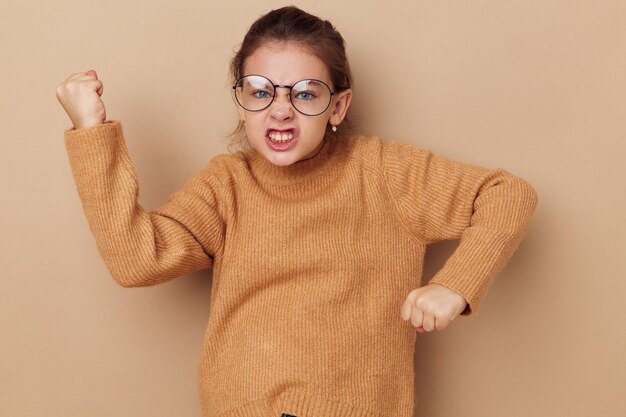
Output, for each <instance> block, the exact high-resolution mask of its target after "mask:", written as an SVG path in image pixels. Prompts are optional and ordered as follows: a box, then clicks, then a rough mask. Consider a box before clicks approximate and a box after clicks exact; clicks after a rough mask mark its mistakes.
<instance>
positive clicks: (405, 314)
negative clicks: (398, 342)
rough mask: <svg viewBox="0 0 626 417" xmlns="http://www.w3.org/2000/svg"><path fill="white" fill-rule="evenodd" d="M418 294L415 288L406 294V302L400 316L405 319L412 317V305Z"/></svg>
mask: <svg viewBox="0 0 626 417" xmlns="http://www.w3.org/2000/svg"><path fill="white" fill-rule="evenodd" d="M416 296H417V291H415V290H413V291H411V292H409V294H408V295H407V296H406V299H405V300H404V304H402V309H401V311H400V316H401V317H402V319H403V320H404V321H407V320H409V319H410V318H411V310H412V305H413V303H414V301H415V297H416Z"/></svg>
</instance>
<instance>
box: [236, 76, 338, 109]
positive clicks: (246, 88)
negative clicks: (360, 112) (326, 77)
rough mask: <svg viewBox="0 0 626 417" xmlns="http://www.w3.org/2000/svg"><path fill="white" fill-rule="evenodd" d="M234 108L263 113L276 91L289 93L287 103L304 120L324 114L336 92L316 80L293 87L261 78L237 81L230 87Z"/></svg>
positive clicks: (251, 77)
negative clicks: (289, 102) (234, 102)
mask: <svg viewBox="0 0 626 417" xmlns="http://www.w3.org/2000/svg"><path fill="white" fill-rule="evenodd" d="M232 88H233V91H234V92H235V99H236V100H237V104H239V105H240V106H241V107H243V108H244V109H245V110H248V111H261V110H265V109H266V108H268V107H269V106H270V104H272V102H273V101H274V98H275V97H276V89H277V88H288V89H289V90H290V94H289V101H291V104H292V105H293V107H294V108H295V109H296V110H297V111H298V112H300V113H302V114H304V115H306V116H317V115H320V114H322V113H324V112H325V111H326V109H327V108H328V106H330V102H331V99H332V96H333V95H335V94H336V93H337V92H338V91H337V90H335V91H334V92H331V91H330V87H329V86H328V84H326V83H325V82H324V81H321V80H316V79H307V80H300V81H298V82H296V83H295V84H293V85H279V84H274V83H273V82H272V81H270V80H269V79H268V78H266V77H264V76H262V75H254V74H251V75H246V76H243V77H241V78H240V79H239V80H237V82H236V83H235V85H234V86H233V87H232Z"/></svg>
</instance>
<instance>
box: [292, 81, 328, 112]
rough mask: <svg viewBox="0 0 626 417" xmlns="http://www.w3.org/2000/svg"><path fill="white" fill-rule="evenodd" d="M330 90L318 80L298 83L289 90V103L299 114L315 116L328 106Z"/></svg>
mask: <svg viewBox="0 0 626 417" xmlns="http://www.w3.org/2000/svg"><path fill="white" fill-rule="evenodd" d="M330 96H331V94H330V88H329V87H328V86H327V85H326V84H325V83H323V82H322V81H319V80H302V81H298V82H297V83H296V84H295V85H294V86H293V88H292V89H291V102H292V103H293V105H294V107H295V108H296V109H297V110H298V111H299V112H301V113H304V114H306V115H309V116H316V115H318V114H320V113H323V112H324V111H325V110H326V109H327V108H328V105H329V104H330Z"/></svg>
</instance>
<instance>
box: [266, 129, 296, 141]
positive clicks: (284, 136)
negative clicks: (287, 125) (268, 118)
mask: <svg viewBox="0 0 626 417" xmlns="http://www.w3.org/2000/svg"><path fill="white" fill-rule="evenodd" d="M269 137H270V139H271V140H278V141H286V140H291V139H293V133H291V132H285V133H281V132H276V131H272V132H270V134H269Z"/></svg>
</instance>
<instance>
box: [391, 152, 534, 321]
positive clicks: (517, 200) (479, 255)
mask: <svg viewBox="0 0 626 417" xmlns="http://www.w3.org/2000/svg"><path fill="white" fill-rule="evenodd" d="M383 165H384V170H385V175H386V177H387V183H388V187H389V192H390V193H391V195H392V196H394V197H395V200H396V207H397V211H398V212H399V213H400V218H401V219H402V221H403V223H404V224H405V226H406V228H407V229H408V230H409V232H410V233H411V234H412V235H413V236H415V238H416V239H419V240H421V241H423V242H424V243H426V244H429V243H433V242H436V241H441V240H458V239H460V243H459V246H458V247H457V249H456V250H455V252H454V253H453V254H452V255H451V256H450V258H449V259H448V260H447V262H446V263H445V265H444V266H443V268H442V269H441V270H440V271H439V272H438V273H437V274H436V275H435V276H434V277H433V278H432V279H431V281H430V282H429V283H430V284H439V285H442V286H444V287H447V288H449V289H451V290H453V291H455V292H457V293H458V294H460V295H461V296H462V297H463V298H464V299H465V300H466V301H467V303H468V305H467V307H466V308H465V310H464V311H463V312H462V313H461V314H463V315H466V316H468V315H471V314H472V313H473V312H475V311H476V310H477V308H478V305H479V304H480V301H481V300H482V298H483V297H484V295H485V293H486V291H487V289H488V288H489V286H490V284H491V282H492V281H493V279H494V278H495V276H496V275H497V274H498V273H499V272H500V270H501V269H502V268H503V267H504V265H505V264H506V263H507V262H508V260H509V259H510V258H511V256H512V255H513V252H514V251H515V250H516V249H517V247H518V245H519V243H520V242H521V240H522V238H523V237H524V235H525V234H526V231H527V229H528V225H529V222H530V218H531V216H532V214H533V212H534V210H535V207H536V205H537V193H536V192H535V190H534V189H533V188H532V187H531V185H530V184H529V183H528V182H526V181H525V180H524V179H522V178H519V177H516V176H514V175H512V174H510V173H509V172H507V171H505V170H503V169H500V168H497V169H488V168H482V167H478V166H474V165H470V164H465V163H461V162H457V161H453V160H450V159H447V158H444V157H442V156H439V155H435V154H433V153H432V152H430V151H427V150H421V149H418V148H416V147H414V146H411V145H408V144H402V143H398V142H391V143H388V144H385V145H384V151H383Z"/></svg>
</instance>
